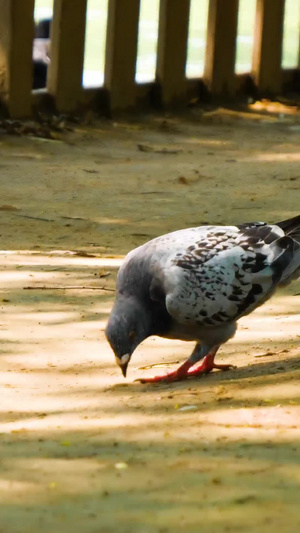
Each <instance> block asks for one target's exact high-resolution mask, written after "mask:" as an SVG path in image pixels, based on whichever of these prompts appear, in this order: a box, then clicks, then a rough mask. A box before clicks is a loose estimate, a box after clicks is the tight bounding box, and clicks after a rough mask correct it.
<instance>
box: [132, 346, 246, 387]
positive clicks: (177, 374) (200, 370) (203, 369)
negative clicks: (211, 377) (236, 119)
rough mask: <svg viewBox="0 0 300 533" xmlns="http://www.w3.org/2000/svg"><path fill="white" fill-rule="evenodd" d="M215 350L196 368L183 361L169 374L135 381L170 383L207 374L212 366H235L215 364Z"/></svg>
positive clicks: (228, 367)
mask: <svg viewBox="0 0 300 533" xmlns="http://www.w3.org/2000/svg"><path fill="white" fill-rule="evenodd" d="M216 352H217V349H216V350H213V351H211V352H210V353H209V354H207V356H206V357H205V358H204V359H203V361H202V363H201V364H200V365H198V366H197V367H196V368H192V369H191V367H192V366H193V363H191V362H190V361H185V363H183V365H181V366H180V367H179V368H177V370H175V371H173V372H169V374H164V375H162V376H154V377H153V378H140V379H135V381H139V382H140V383H171V382H173V381H182V380H184V379H188V378H191V377H196V376H201V375H205V374H209V372H211V371H212V370H213V369H214V368H216V369H218V370H223V371H226V370H232V369H233V368H236V367H235V366H233V365H223V364H220V365H218V364H216V363H215V362H214V357H215V355H216Z"/></svg>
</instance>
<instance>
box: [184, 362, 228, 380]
mask: <svg viewBox="0 0 300 533" xmlns="http://www.w3.org/2000/svg"><path fill="white" fill-rule="evenodd" d="M214 368H217V369H218V370H223V371H224V372H225V371H226V370H232V369H233V368H236V367H235V366H233V365H217V364H215V363H214V362H211V361H208V360H207V358H205V359H204V361H203V363H201V365H199V366H197V367H196V368H193V369H192V370H190V371H189V372H188V375H187V377H190V376H199V375H201V374H209V372H211V371H212V370H213V369H214Z"/></svg>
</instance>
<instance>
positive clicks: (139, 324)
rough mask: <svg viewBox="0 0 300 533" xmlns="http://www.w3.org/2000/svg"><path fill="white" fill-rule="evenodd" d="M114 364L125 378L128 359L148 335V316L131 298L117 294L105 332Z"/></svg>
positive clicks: (137, 302)
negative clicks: (115, 363)
mask: <svg viewBox="0 0 300 533" xmlns="http://www.w3.org/2000/svg"><path fill="white" fill-rule="evenodd" d="M105 334H106V338H107V340H108V342H109V344H110V345H111V347H112V349H113V351H114V354H115V357H116V362H117V364H118V365H119V367H120V368H121V370H122V374H123V376H124V377H126V371H127V367H128V363H129V361H130V358H131V356H132V354H133V352H134V350H135V349H136V347H137V346H138V345H139V344H140V343H141V342H142V341H143V340H144V339H146V337H149V335H150V316H149V314H148V313H147V309H145V307H144V305H143V304H142V303H141V302H139V301H138V300H137V299H136V298H135V297H133V296H124V295H122V294H118V296H117V298H116V301H115V303H114V307H113V309H112V312H111V315H110V317H109V320H108V324H107V326H106V330H105Z"/></svg>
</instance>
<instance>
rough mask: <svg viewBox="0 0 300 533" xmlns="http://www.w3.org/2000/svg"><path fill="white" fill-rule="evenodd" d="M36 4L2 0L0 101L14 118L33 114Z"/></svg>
mask: <svg viewBox="0 0 300 533" xmlns="http://www.w3.org/2000/svg"><path fill="white" fill-rule="evenodd" d="M33 10H34V0H26V1H25V0H0V97H1V98H2V99H3V101H4V102H5V104H6V106H7V109H8V112H9V114H10V116H11V117H18V118H23V117H28V116H30V114H31V90H32V75H33V65H32V46H33V37H34V20H33Z"/></svg>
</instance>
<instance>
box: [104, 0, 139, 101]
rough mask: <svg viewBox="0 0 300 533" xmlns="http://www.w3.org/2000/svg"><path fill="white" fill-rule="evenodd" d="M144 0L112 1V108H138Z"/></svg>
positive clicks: (108, 69) (108, 61)
mask: <svg viewBox="0 0 300 533" xmlns="http://www.w3.org/2000/svg"><path fill="white" fill-rule="evenodd" d="M139 12H140V0H109V4H108V19H107V35H106V54H105V81H104V85H105V87H106V88H107V89H108V91H109V101H110V109H111V110H122V109H123V110H124V109H129V108H132V107H134V105H135V102H136V84H135V70H136V58H137V42H138V23H139Z"/></svg>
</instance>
